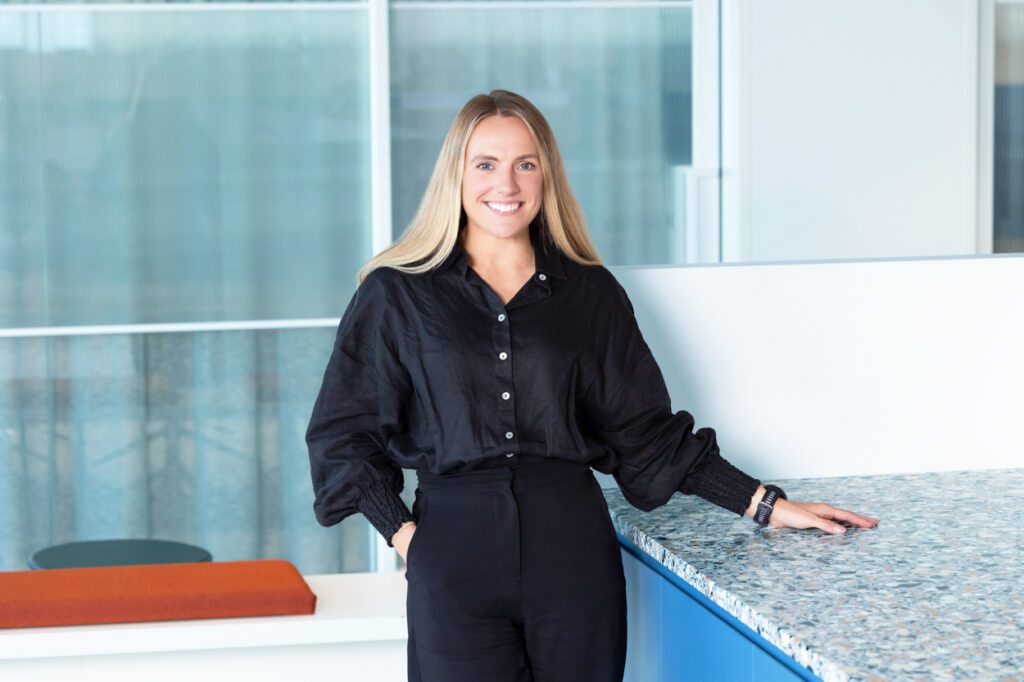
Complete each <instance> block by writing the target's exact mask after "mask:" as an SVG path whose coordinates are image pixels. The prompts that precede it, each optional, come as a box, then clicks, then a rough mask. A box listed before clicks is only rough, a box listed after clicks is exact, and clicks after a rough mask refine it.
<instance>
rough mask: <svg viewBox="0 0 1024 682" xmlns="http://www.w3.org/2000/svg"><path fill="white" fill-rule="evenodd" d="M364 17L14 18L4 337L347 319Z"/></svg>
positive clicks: (0, 127) (0, 38) (8, 72)
mask: <svg viewBox="0 0 1024 682" xmlns="http://www.w3.org/2000/svg"><path fill="white" fill-rule="evenodd" d="M365 12H366V10H365V9H364V8H360V7H345V6H343V5H342V4H339V5H338V9H337V10H335V9H302V10H301V11H299V10H295V11H289V10H261V11H244V10H237V9H232V10H223V11H222V10H204V11H195V10H188V9H186V8H184V7H183V6H181V5H178V6H176V7H174V8H173V9H169V10H167V11H134V10H125V11H89V10H86V9H78V8H75V9H68V10H67V11H46V12H32V11H4V10H3V9H2V8H0V92H2V93H3V96H2V97H0V131H2V132H0V135H2V136H3V138H2V144H0V147H2V148H3V150H4V151H3V153H2V154H0V224H2V225H3V228H4V229H3V230H2V232H0V240H2V241H0V272H3V273H4V274H3V280H2V282H0V283H2V285H3V286H0V327H24V326H46V325H80V324H123V323H140V322H181V321H207V320H235V319H267V318H269V319H278V318H305V317H327V316H336V315H340V313H341V307H342V304H341V303H340V301H341V300H342V299H343V298H344V296H345V294H346V292H350V291H351V290H352V288H353V286H354V282H353V277H352V274H353V273H354V271H355V269H356V267H358V265H359V264H360V263H361V262H362V261H363V260H365V259H366V258H367V257H369V255H370V248H371V245H370V234H371V231H370V230H369V229H368V223H369V214H370V211H369V205H368V202H369V196H370V191H369V106H368V98H369V83H368V78H369V76H368V67H367V60H368V47H367V46H368V40H367V31H368V29H367V22H366V14H365Z"/></svg>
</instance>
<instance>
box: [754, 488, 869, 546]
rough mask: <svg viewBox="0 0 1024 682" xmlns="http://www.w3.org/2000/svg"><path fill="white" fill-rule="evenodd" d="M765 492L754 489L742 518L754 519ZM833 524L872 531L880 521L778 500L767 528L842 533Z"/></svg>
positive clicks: (818, 505) (812, 504) (843, 529)
mask: <svg viewBox="0 0 1024 682" xmlns="http://www.w3.org/2000/svg"><path fill="white" fill-rule="evenodd" d="M765 492H766V491H765V488H764V486H763V485H759V486H758V487H757V492H755V493H754V496H753V497H752V498H751V500H750V506H749V507H747V510H746V511H745V512H743V515H744V516H749V517H750V518H754V514H755V513H756V512H757V503H758V502H760V501H761V498H762V497H763V496H764V494H765ZM836 521H845V522H847V523H850V524H852V525H854V526H858V527H860V528H874V527H875V526H877V525H878V521H879V520H878V519H876V518H872V517H870V516H862V515H861V514H855V513H853V512H852V511H847V510H845V509H838V508H836V507H833V506H832V505H829V504H825V503H824V502H797V501H795V500H793V501H791V500H783V499H778V500H776V501H775V508H774V510H773V511H772V515H771V516H770V517H769V518H768V527H769V528H820V529H821V530H823V531H825V532H826V533H833V534H839V533H845V532H846V527H845V526H843V525H842V524H840V523H836Z"/></svg>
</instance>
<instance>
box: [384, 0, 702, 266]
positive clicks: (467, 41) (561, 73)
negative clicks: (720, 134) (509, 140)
mask: <svg viewBox="0 0 1024 682" xmlns="http://www.w3.org/2000/svg"><path fill="white" fill-rule="evenodd" d="M390 60H391V97H392V101H391V117H392V118H391V122H392V181H393V190H392V196H393V215H394V231H395V236H396V237H397V236H398V235H399V234H401V232H402V231H403V230H404V229H405V226H406V225H407V224H408V222H409V220H410V219H411V218H412V216H413V214H414V213H415V210H416V207H417V206H418V205H419V201H420V199H421V198H422V196H423V192H424V190H425V189H426V186H427V180H428V179H429V177H430V172H431V170H432V168H433V164H434V160H435V159H436V157H437V153H438V150H439V149H440V147H441V142H442V141H443V139H444V135H445V132H446V131H447V129H448V126H449V125H450V124H451V121H452V119H453V118H454V116H455V114H456V113H457V112H458V110H459V108H460V107H461V106H462V104H463V103H465V101H466V100H467V99H469V98H470V97H471V96H473V95H475V94H478V93H486V92H489V91H490V90H493V89H496V88H503V89H506V90H512V91H514V92H518V93H520V94H522V95H524V96H526V97H527V98H529V99H530V100H531V101H532V102H533V103H534V104H536V105H537V106H538V107H539V108H540V110H541V111H542V112H543V113H544V115H545V116H546V117H547V119H548V121H549V122H550V123H551V126H552V128H553V129H554V132H555V136H556V138H557V139H558V143H559V146H560V148H561V150H562V154H563V156H564V158H565V162H566V170H567V172H568V174H569V180H570V182H571V183H572V186H573V189H574V190H575V192H576V195H577V198H578V199H579V201H580V203H581V204H582V206H583V211H584V213H585V215H586V217H587V220H588V224H589V227H590V230H591V234H592V236H593V238H594V240H595V243H596V244H597V248H598V250H599V252H600V253H601V256H602V258H603V259H604V260H605V261H606V262H607V263H608V264H610V265H621V264H651V263H668V262H680V261H676V260H670V258H671V257H672V253H673V250H672V247H673V245H674V244H675V243H676V242H677V240H678V237H677V235H678V232H679V228H678V225H677V221H678V216H676V215H674V211H673V206H674V204H675V205H678V202H679V197H678V193H679V192H680V188H679V183H678V178H679V173H678V170H679V169H680V168H681V167H685V166H688V165H689V164H690V163H691V158H692V153H691V150H692V139H691V118H692V117H691V99H692V85H691V61H692V49H691V10H690V9H689V8H675V7H674V8H664V9H651V8H640V9H628V8H586V7H581V8H579V9H576V8H568V9H566V8H564V6H560V7H558V8H553V7H545V6H543V3H538V7H536V8H530V9H521V8H516V9H501V8H490V7H487V6H486V3H481V5H479V6H476V7H468V8H467V7H466V6H465V5H459V6H458V7H457V8H454V7H448V6H446V5H445V3H441V2H439V3H437V6H436V7H432V6H428V7H424V6H422V5H416V6H401V5H399V6H398V7H396V8H395V9H393V10H392V13H391V57H390Z"/></svg>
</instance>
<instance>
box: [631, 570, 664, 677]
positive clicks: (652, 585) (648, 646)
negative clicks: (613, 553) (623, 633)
mask: <svg viewBox="0 0 1024 682" xmlns="http://www.w3.org/2000/svg"><path fill="white" fill-rule="evenodd" d="M622 568H623V570H624V571H625V574H626V600H627V602H626V603H627V606H626V608H627V610H628V621H627V626H626V627H627V633H628V635H627V643H626V675H625V678H624V682H648V681H650V680H661V679H665V678H664V677H663V672H662V667H661V662H662V661H661V651H662V645H661V584H662V583H663V582H664V580H663V579H662V577H661V576H659V575H658V574H657V573H655V572H654V571H652V570H651V569H649V568H647V567H646V566H644V565H643V564H642V563H641V562H640V561H638V560H637V559H636V557H634V556H633V555H632V554H630V553H629V552H625V551H623V552H622Z"/></svg>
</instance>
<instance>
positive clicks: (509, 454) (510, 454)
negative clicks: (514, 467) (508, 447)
mask: <svg viewBox="0 0 1024 682" xmlns="http://www.w3.org/2000/svg"><path fill="white" fill-rule="evenodd" d="M514 454H516V453H514V452H510V453H508V454H507V455H505V456H506V457H511V456H512V455H514Z"/></svg>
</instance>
